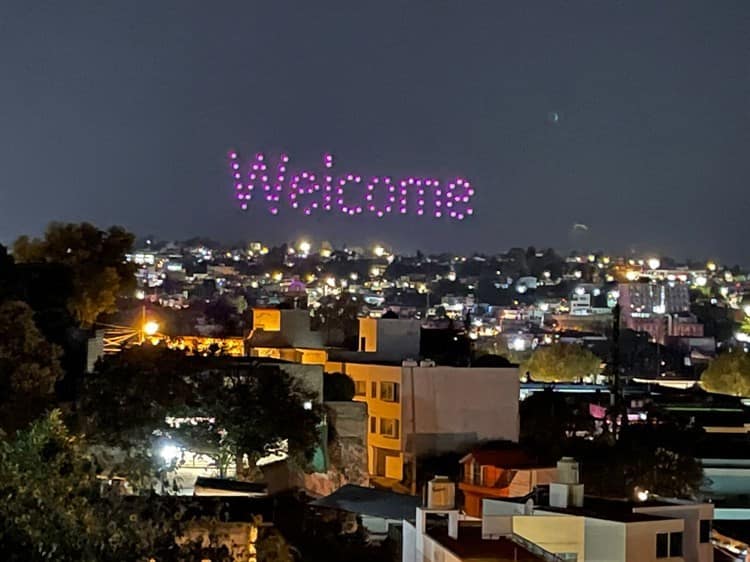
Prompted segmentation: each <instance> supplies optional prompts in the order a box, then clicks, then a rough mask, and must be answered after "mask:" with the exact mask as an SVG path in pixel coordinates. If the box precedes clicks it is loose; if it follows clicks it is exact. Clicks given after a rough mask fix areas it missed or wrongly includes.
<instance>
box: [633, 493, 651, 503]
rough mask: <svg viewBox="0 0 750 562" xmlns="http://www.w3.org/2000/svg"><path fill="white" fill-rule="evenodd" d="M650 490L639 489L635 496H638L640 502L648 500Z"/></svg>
mask: <svg viewBox="0 0 750 562" xmlns="http://www.w3.org/2000/svg"><path fill="white" fill-rule="evenodd" d="M648 496H649V491H648V490H638V491H637V492H636V494H635V497H636V498H638V501H639V502H645V501H647V500H648Z"/></svg>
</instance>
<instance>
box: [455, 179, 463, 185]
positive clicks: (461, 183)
mask: <svg viewBox="0 0 750 562" xmlns="http://www.w3.org/2000/svg"><path fill="white" fill-rule="evenodd" d="M456 183H457V184H458V185H463V183H464V180H462V179H460V178H459V179H457V180H456Z"/></svg>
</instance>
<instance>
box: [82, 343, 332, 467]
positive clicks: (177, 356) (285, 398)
mask: <svg viewBox="0 0 750 562" xmlns="http://www.w3.org/2000/svg"><path fill="white" fill-rule="evenodd" d="M78 406H79V423H80V426H81V427H82V429H83V430H84V431H85V432H86V434H87V435H88V436H89V438H90V439H91V440H93V441H95V442H97V443H101V444H104V445H108V446H114V447H117V448H119V449H121V450H124V451H128V452H129V453H130V454H129V455H128V460H129V461H130V464H131V466H134V467H137V468H139V472H137V473H136V474H137V475H138V476H140V477H141V479H142V480H144V481H145V480H146V478H147V476H148V475H147V474H145V472H144V470H143V469H144V468H145V463H146V462H148V461H149V460H150V461H151V464H152V469H153V471H158V469H159V468H163V466H162V465H163V463H161V462H160V461H159V460H158V459H157V456H156V455H155V454H154V451H155V449H156V447H157V446H158V441H159V440H160V439H164V438H171V439H173V440H175V441H176V442H178V444H180V445H182V446H184V447H185V448H187V449H190V450H192V451H194V452H197V453H203V454H206V455H208V456H210V457H212V458H214V460H215V461H216V464H217V466H218V467H219V468H220V470H221V469H222V467H224V468H225V467H226V459H227V455H231V458H233V459H239V460H240V461H242V460H243V459H245V458H246V459H247V460H248V463H249V467H250V469H253V468H254V466H255V461H257V460H258V459H259V458H261V457H262V456H264V455H267V454H269V453H277V452H280V451H282V450H286V451H288V453H289V455H290V456H291V457H293V458H295V459H296V460H298V461H300V462H301V463H304V462H305V461H306V460H309V459H310V458H311V457H312V454H313V452H314V450H315V448H316V446H317V445H318V443H319V424H320V422H321V419H322V410H321V407H320V406H319V405H318V404H316V396H314V394H313V393H311V392H310V391H308V390H307V389H305V388H304V387H303V386H302V385H301V383H300V382H298V381H297V380H296V379H294V378H292V377H291V376H290V375H289V374H287V373H286V372H285V371H283V370H281V369H279V368H278V367H275V366H271V367H268V366H258V365H255V364H249V365H247V366H245V365H237V364H236V363H235V362H233V360H226V359H225V358H221V357H215V358H212V357H208V358H204V357H195V356H187V355H185V354H184V353H182V352H179V351H175V350H169V349H166V348H163V347H159V346H142V347H136V348H132V349H128V350H125V351H123V352H121V353H120V354H118V355H116V356H109V357H105V358H104V359H103V360H101V361H100V362H99V363H98V364H97V366H96V368H95V370H94V373H92V374H90V375H88V376H87V379H86V380H85V383H84V386H83V389H82V394H81V399H80V401H79V404H78ZM167 418H174V419H180V420H187V421H184V422H183V423H180V424H179V426H178V424H176V423H174V422H173V423H172V424H169V423H167ZM139 454H140V456H138V455H139ZM144 455H145V456H144ZM116 468H118V469H121V470H122V469H126V468H127V467H126V466H124V465H119V466H116Z"/></svg>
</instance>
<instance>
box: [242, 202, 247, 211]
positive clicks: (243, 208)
mask: <svg viewBox="0 0 750 562" xmlns="http://www.w3.org/2000/svg"><path fill="white" fill-rule="evenodd" d="M241 208H242V210H243V211H247V203H243V204H242V207H241Z"/></svg>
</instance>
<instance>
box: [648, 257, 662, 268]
mask: <svg viewBox="0 0 750 562" xmlns="http://www.w3.org/2000/svg"><path fill="white" fill-rule="evenodd" d="M660 265H661V261H659V258H649V260H648V266H649V267H650V268H651V269H659V266H660Z"/></svg>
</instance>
